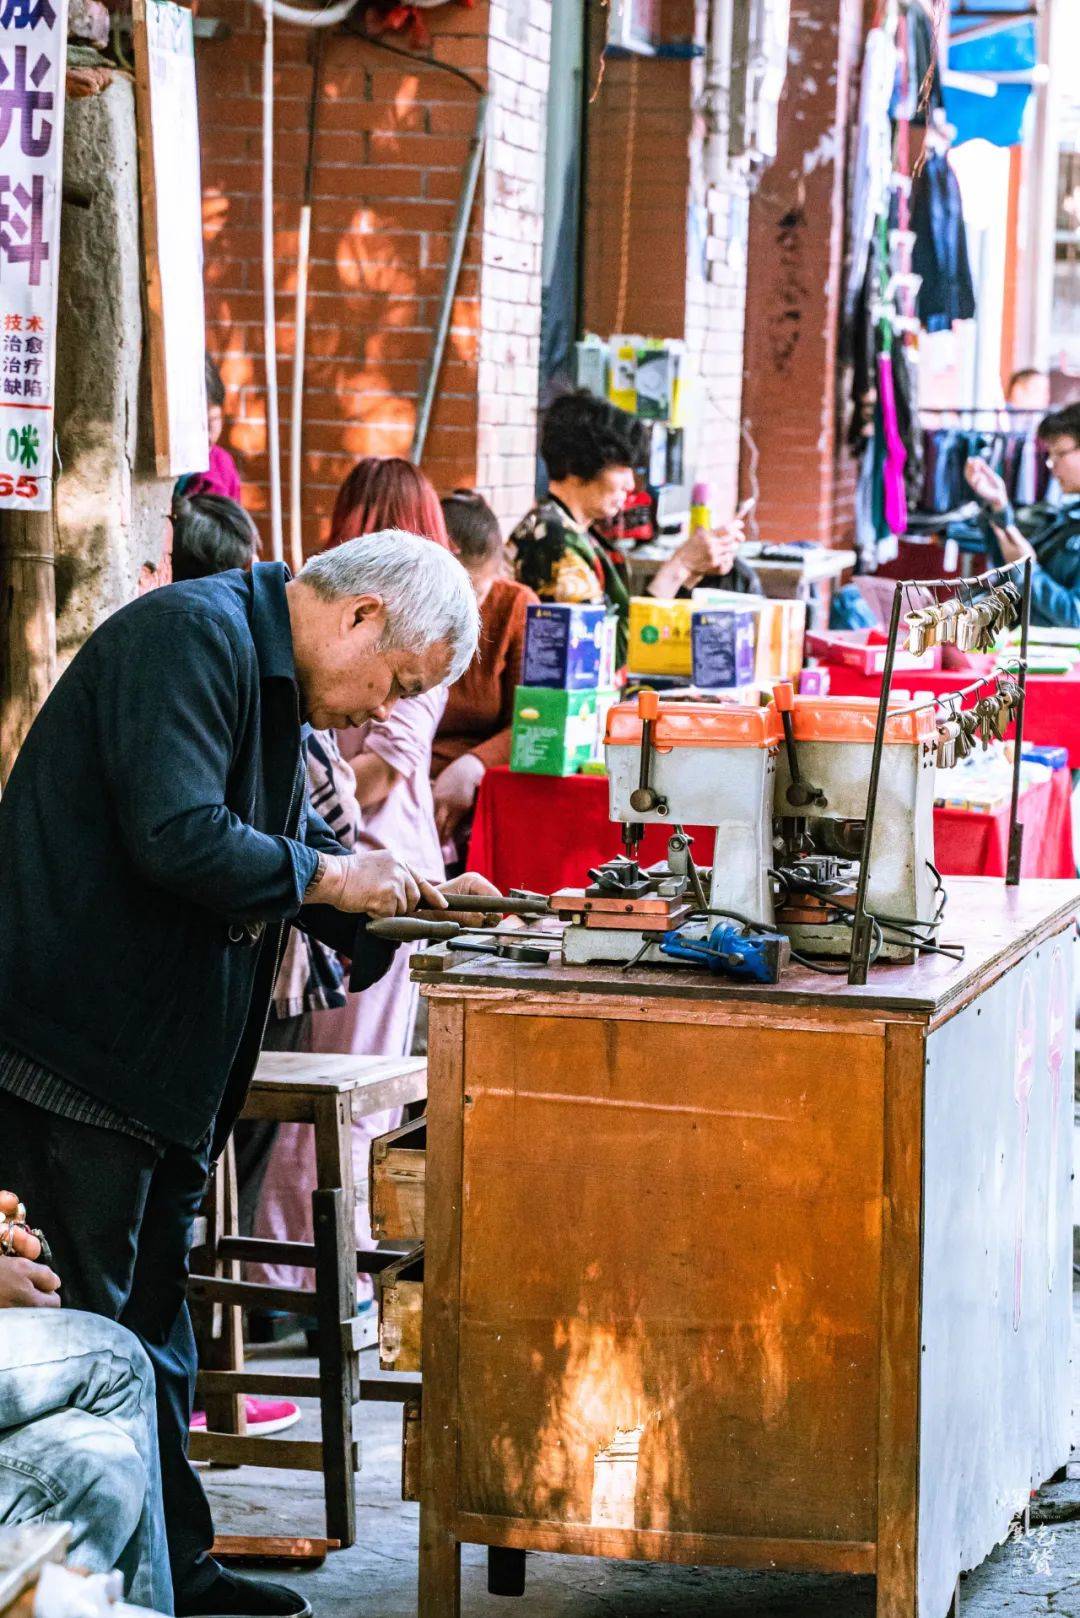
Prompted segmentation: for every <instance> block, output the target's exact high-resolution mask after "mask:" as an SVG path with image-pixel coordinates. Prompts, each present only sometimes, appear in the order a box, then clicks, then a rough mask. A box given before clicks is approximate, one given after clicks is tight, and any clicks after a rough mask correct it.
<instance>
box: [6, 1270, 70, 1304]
mask: <svg viewBox="0 0 1080 1618" xmlns="http://www.w3.org/2000/svg"><path fill="white" fill-rule="evenodd" d="M59 1307H60V1277H59V1276H58V1275H57V1274H56V1272H55V1270H50V1269H49V1267H48V1265H47V1264H35V1263H34V1262H33V1261H32V1260H31V1259H28V1258H0V1309H59Z"/></svg>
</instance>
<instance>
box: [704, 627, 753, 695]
mask: <svg viewBox="0 0 1080 1618" xmlns="http://www.w3.org/2000/svg"><path fill="white" fill-rule="evenodd" d="M756 636H757V614H756V613H755V612H752V611H750V612H747V611H740V610H739V609H738V608H736V607H697V608H695V609H694V611H693V612H692V613H691V615H690V655H691V659H692V665H693V672H692V675H691V678H692V679H693V682H694V684H695V685H697V686H701V687H702V688H703V689H704V690H707V691H726V690H728V689H730V688H731V687H732V686H737V685H749V684H750V682H751V681H752V680H753V678H754V657H755V642H756Z"/></svg>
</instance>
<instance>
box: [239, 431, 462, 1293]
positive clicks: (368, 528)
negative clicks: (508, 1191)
mask: <svg viewBox="0 0 1080 1618" xmlns="http://www.w3.org/2000/svg"><path fill="white" fill-rule="evenodd" d="M387 528H390V529H394V528H400V529H404V530H406V531H407V532H411V533H416V534H423V535H424V536H425V537H426V538H428V539H430V540H432V541H433V543H435V544H437V545H442V546H444V547H446V549H450V542H449V538H448V535H447V532H446V524H445V521H444V518H443V514H442V508H441V506H440V504H439V497H438V495H437V494H436V492H435V490H434V488H433V487H432V485H431V484H430V483H429V482H428V480H427V478H426V477H424V475H423V473H422V472H419V471H417V469H416V467H414V466H413V465H412V464H411V462H409V461H405V460H398V459H394V458H380V457H377V456H369V457H367V458H366V459H364V460H362V461H359V462H358V463H357V465H356V466H355V467H354V468H353V470H352V471H351V472H350V473H349V476H348V477H347V478H346V479H345V482H344V483H343V484H342V486H341V489H340V491H339V493H338V497H337V502H336V504H335V507H334V515H333V519H332V523H331V530H330V539H329V545H330V546H333V545H340V544H343V543H344V542H345V541H346V540H348V539H356V538H359V537H360V536H361V535H363V534H369V533H376V532H379V531H381V530H383V529H387ZM446 699H447V692H446V689H445V687H439V688H438V689H437V690H434V691H431V692H428V693H426V694H425V695H423V696H419V697H408V698H406V699H405V700H404V701H401V702H399V703H398V704H397V705H396V707H395V708H394V711H393V713H392V714H391V715H390V717H389V719H386V720H369V721H368V722H367V723H366V724H364V725H361V726H359V727H358V728H356V729H352V730H343V731H339V732H338V744H339V747H340V749H341V753H342V756H343V757H344V758H345V759H346V761H347V762H348V763H349V764H350V765H351V766H352V769H353V774H354V776H355V780H356V797H357V801H358V803H359V805H360V808H361V810H362V813H363V825H364V833H365V837H366V838H373V839H375V840H376V841H377V842H378V843H380V844H382V845H384V846H386V847H391V848H393V849H394V851H395V853H396V854H397V855H398V857H399V858H400V859H402V860H404V861H405V862H406V863H407V864H408V865H409V867H410V869H412V870H413V871H415V872H416V873H417V874H418V875H419V876H423V877H426V878H429V879H430V880H431V881H433V882H434V881H441V880H442V879H443V878H444V877H445V874H446V871H445V867H444V864H443V857H442V850H441V847H440V839H439V834H438V831H437V830H436V826H435V807H434V801H433V798H432V790H431V750H432V743H433V741H434V738H435V731H436V729H437V728H438V724H439V721H440V719H441V718H442V715H443V710H444V708H445V707H446ZM410 954H411V952H410V951H409V950H408V949H407V948H404V947H403V948H400V949H399V950H398V951H397V953H396V955H395V958H394V962H393V965H392V966H391V968H390V970H389V971H388V972H387V974H386V976H385V978H383V979H382V981H381V982H379V983H377V984H376V985H375V986H374V987H373V988H371V989H367V990H365V991H364V992H363V993H362V994H349V995H348V996H347V1000H346V1004H345V1005H344V1006H342V1007H340V1008H337V1009H331V1010H326V1011H323V1012H320V1014H319V1016H318V1017H317V1018H315V1019H313V1022H312V1028H311V1036H310V1048H311V1049H312V1050H315V1051H320V1052H324V1053H337V1052H345V1053H351V1054H354V1055H367V1056H406V1055H408V1053H409V1050H410V1049H411V1046H412V1038H413V1031H414V1028H415V1024H416V1012H417V1006H418V1004H419V991H418V988H417V986H416V985H415V984H414V983H412V982H411V981H410V977H409V965H410ZM400 1121H401V1113H400V1112H399V1111H395V1112H387V1113H380V1114H377V1115H375V1116H373V1117H371V1118H365V1119H363V1120H361V1121H360V1122H358V1123H356V1124H354V1125H353V1157H354V1169H355V1179H356V1192H357V1207H356V1239H357V1245H358V1246H359V1247H370V1246H371V1245H372V1236H371V1225H370V1222H369V1219H368V1212H367V1179H368V1174H367V1157H368V1149H369V1144H370V1141H371V1140H372V1139H373V1137H374V1136H376V1135H382V1134H385V1133H386V1131H387V1130H390V1129H394V1128H396V1126H397V1124H398V1123H399V1122H400ZM310 1133H311V1132H310V1129H309V1128H308V1127H307V1126H305V1125H300V1124H293V1125H283V1126H282V1128H281V1129H280V1130H279V1132H278V1136H277V1140H276V1142H275V1146H274V1151H273V1155H272V1157H271V1160H270V1165H269V1168H268V1171H267V1176H266V1182H265V1184H264V1187H263V1193H262V1202H261V1204H260V1209H259V1217H258V1222H257V1225H256V1233H257V1234H258V1235H260V1236H270V1237H277V1238H280V1239H288V1240H292V1241H300V1240H304V1239H310V1225H311V1201H310V1197H311V1187H312V1185H313V1184H314V1158H313V1155H312V1147H311V1143H310ZM262 1274H265V1275H266V1276H267V1277H268V1278H270V1281H271V1284H273V1285H291V1286H310V1285H311V1284H312V1276H311V1272H310V1271H292V1270H288V1271H287V1270H286V1269H284V1268H283V1267H280V1266H275V1267H273V1268H272V1269H271V1268H269V1267H268V1268H267V1269H266V1270H265V1271H260V1275H262ZM365 1294H366V1295H367V1296H369V1297H370V1294H371V1283H370V1282H368V1281H366V1278H363V1277H362V1278H361V1280H360V1297H361V1300H363V1298H364V1296H365Z"/></svg>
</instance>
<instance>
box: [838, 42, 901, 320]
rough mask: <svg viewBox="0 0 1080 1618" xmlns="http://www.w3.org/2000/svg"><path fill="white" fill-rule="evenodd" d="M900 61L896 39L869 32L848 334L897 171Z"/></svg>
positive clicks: (855, 174)
mask: <svg viewBox="0 0 1080 1618" xmlns="http://www.w3.org/2000/svg"><path fill="white" fill-rule="evenodd" d="M898 61H899V57H898V54H897V49H896V45H895V42H894V40H893V38H892V36H891V35H890V34H889V33H888V32H887V31H886V30H885V29H884V28H871V30H870V32H869V33H868V34H867V36H866V49H865V51H864V53H863V69H862V82H861V87H860V90H859V125H858V135H857V138H856V141H855V148H854V152H853V156H852V170H851V211H850V216H849V219H850V223H849V227H848V248H849V268H848V280H847V290H846V293H845V297H844V324H845V327H846V328H848V329H849V330H850V326H851V322H852V319H853V316H854V313H855V309H856V305H857V304H858V301H859V294H860V292H861V291H862V288H863V285H864V283H865V280H866V266H867V260H868V258H869V254H870V243H871V241H872V240H873V236H874V231H875V228H876V226H877V222H878V220H879V219H880V218H881V217H882V215H884V214H886V213H887V212H888V208H889V185H890V182H891V180H892V166H893V158H892V135H893V132H892V122H891V120H890V118H889V104H890V102H891V101H892V97H893V91H894V89H895V86H896V70H897V64H898Z"/></svg>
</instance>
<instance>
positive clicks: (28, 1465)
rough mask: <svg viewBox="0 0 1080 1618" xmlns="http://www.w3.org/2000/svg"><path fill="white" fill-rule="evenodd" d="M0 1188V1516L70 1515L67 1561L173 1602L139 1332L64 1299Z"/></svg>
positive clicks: (159, 1602)
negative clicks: (116, 1573) (116, 1575)
mask: <svg viewBox="0 0 1080 1618" xmlns="http://www.w3.org/2000/svg"><path fill="white" fill-rule="evenodd" d="M21 1214H22V1208H21V1206H20V1204H19V1202H18V1199H17V1197H16V1196H15V1195H14V1194H13V1193H12V1192H10V1191H0V1311H3V1314H2V1316H0V1525H3V1526H4V1527H13V1526H17V1525H22V1524H26V1523H37V1522H69V1523H70V1524H71V1541H70V1547H69V1548H70V1554H71V1559H72V1562H73V1563H74V1564H75V1565H77V1566H78V1567H81V1568H85V1569H86V1571H87V1572H88V1573H108V1572H111V1570H112V1569H113V1568H114V1567H118V1568H119V1569H120V1571H121V1572H122V1573H123V1575H124V1588H125V1593H126V1595H127V1598H128V1600H129V1601H132V1602H135V1603H137V1604H138V1605H140V1606H144V1607H152V1608H153V1609H154V1610H155V1611H156V1612H163V1613H171V1612H172V1610H173V1608H172V1580H171V1579H170V1577H169V1554H168V1549H167V1547H166V1544H165V1522H164V1518H163V1516H162V1506H161V1474H160V1471H159V1468H158V1449H157V1423H156V1419H155V1414H154V1374H153V1372H152V1370H151V1369H150V1361H149V1360H148V1359H147V1357H146V1355H145V1354H144V1353H143V1351H142V1349H141V1348H140V1347H139V1344H138V1342H137V1341H136V1340H135V1338H134V1337H133V1336H132V1335H131V1333H130V1332H129V1331H125V1329H124V1327H123V1326H118V1325H117V1324H116V1323H115V1321H112V1320H103V1319H102V1318H101V1317H100V1316H99V1315H86V1314H79V1313H76V1312H75V1311H73V1310H70V1309H61V1307H60V1277H59V1276H58V1275H56V1274H55V1273H54V1271H53V1270H51V1269H50V1268H49V1266H48V1265H47V1264H45V1263H43V1262H41V1260H42V1257H43V1255H42V1249H41V1241H40V1239H39V1237H38V1236H37V1234H36V1233H35V1232H33V1231H31V1230H29V1229H28V1228H26V1226H25V1224H24V1223H23V1221H22V1219H21V1218H20V1215H21Z"/></svg>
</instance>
